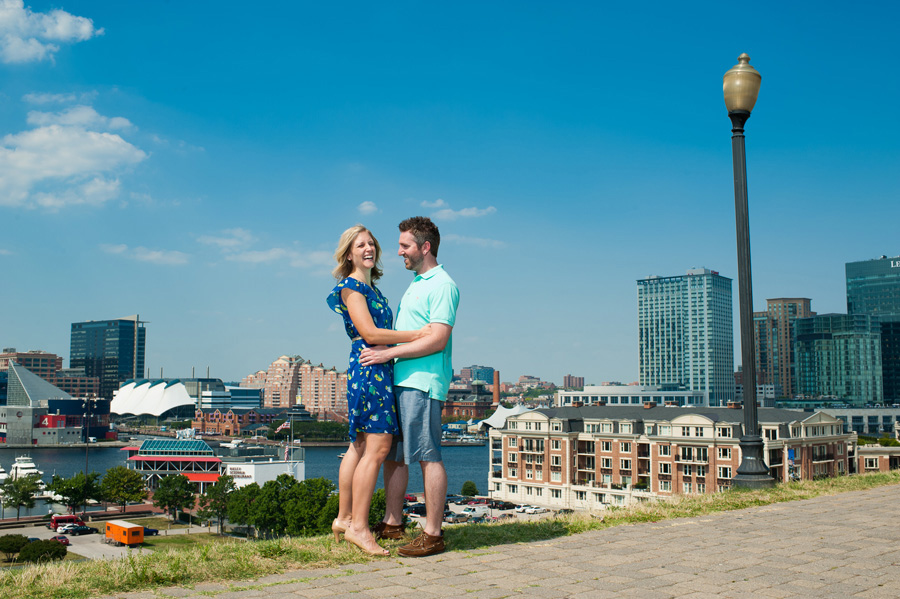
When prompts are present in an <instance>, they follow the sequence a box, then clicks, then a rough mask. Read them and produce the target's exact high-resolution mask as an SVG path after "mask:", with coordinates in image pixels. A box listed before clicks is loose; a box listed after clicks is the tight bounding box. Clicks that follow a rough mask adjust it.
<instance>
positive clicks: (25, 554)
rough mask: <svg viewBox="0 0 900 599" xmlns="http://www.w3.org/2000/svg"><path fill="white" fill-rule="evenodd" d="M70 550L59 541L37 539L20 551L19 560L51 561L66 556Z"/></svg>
mask: <svg viewBox="0 0 900 599" xmlns="http://www.w3.org/2000/svg"><path fill="white" fill-rule="evenodd" d="M66 553H68V550H67V549H66V546H65V545H63V544H62V543H60V542H59V541H50V540H47V541H35V542H33V543H28V544H27V545H25V546H24V547H22V550H21V551H19V561H23V562H49V561H51V560H55V559H62V558H64V557H66Z"/></svg>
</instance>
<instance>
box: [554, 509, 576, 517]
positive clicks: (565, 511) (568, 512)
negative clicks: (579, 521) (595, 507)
mask: <svg viewBox="0 0 900 599" xmlns="http://www.w3.org/2000/svg"><path fill="white" fill-rule="evenodd" d="M574 513H575V510H572V509H569V508H567V507H566V508H563V509H561V510H556V515H557V516H569V515H571V514H574Z"/></svg>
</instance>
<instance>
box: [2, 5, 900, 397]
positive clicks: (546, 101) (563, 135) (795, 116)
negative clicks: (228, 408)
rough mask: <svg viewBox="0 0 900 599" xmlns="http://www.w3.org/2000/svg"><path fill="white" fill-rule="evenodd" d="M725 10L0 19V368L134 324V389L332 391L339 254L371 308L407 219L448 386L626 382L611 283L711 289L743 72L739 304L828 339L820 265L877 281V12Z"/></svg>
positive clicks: (893, 180)
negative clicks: (426, 218)
mask: <svg viewBox="0 0 900 599" xmlns="http://www.w3.org/2000/svg"><path fill="white" fill-rule="evenodd" d="M745 6H746V10H744V11H742V12H739V11H736V10H735V9H734V8H732V7H730V6H727V5H722V4H721V3H712V2H709V3H687V4H685V3H682V4H673V3H656V2H645V3H640V4H624V3H615V4H614V3H600V2H596V3H594V2H590V3H589V2H580V3H553V4H551V3H546V2H487V3H485V2H474V3H470V2H456V3H453V4H444V5H441V4H438V3H416V2H409V3H392V2H388V3H366V2H343V3H306V2H273V3H264V4H258V5H251V4H247V3H245V2H227V1H226V2H205V1H194V2H179V3H163V2H157V3H143V2H142V3H138V2H120V1H107V2H94V1H90V0H82V1H80V2H77V3H76V2H65V1H64V2H62V3H59V2H54V3H49V2H30V3H27V4H23V3H22V2H21V1H17V0H0V103H2V110H0V138H2V143H0V346H2V347H16V348H18V349H19V350H27V349H43V350H47V351H52V352H55V353H58V354H60V355H63V356H65V357H66V358H68V349H69V326H70V323H71V322H75V321H81V320H101V319H107V318H114V317H119V316H125V315H130V314H135V313H139V314H140V315H141V317H142V318H144V319H146V320H148V321H150V324H148V325H147V327H148V341H147V366H148V367H149V368H150V371H151V374H152V375H154V376H155V375H158V373H159V370H160V368H163V369H164V374H165V375H166V376H189V375H190V371H191V367H196V368H197V370H198V372H201V371H202V372H205V369H206V368H207V367H210V370H211V373H212V375H213V376H218V377H221V378H224V379H238V378H240V377H242V376H244V375H245V374H247V373H249V372H252V371H255V370H257V369H260V368H265V367H266V366H267V365H268V364H269V363H270V362H271V361H272V360H273V359H275V358H277V357H278V356H279V355H281V354H286V353H289V354H300V355H302V356H304V357H305V358H308V359H311V360H313V361H314V362H317V363H318V362H322V363H324V364H325V365H326V366H332V365H335V366H337V367H338V368H341V369H343V368H345V366H346V354H347V352H348V343H347V340H346V338H345V336H344V333H343V331H342V328H341V326H340V322H339V320H338V318H337V316H336V315H333V314H331V313H329V312H328V310H327V308H326V305H325V301H324V298H325V296H326V295H327V293H328V291H329V290H330V289H331V287H332V285H333V281H332V279H331V278H330V275H329V271H330V268H331V253H332V251H333V248H334V245H335V244H336V241H337V238H338V236H339V235H340V233H341V232H342V231H343V230H344V229H345V228H346V227H348V226H350V225H353V224H355V223H357V222H362V223H364V224H366V225H367V226H369V227H370V228H371V229H372V230H373V231H374V232H375V234H376V235H377V236H378V237H379V239H380V241H381V242H382V245H383V247H384V248H385V257H384V265H385V277H384V279H383V281H382V285H381V287H382V289H383V290H384V291H385V292H386V293H387V295H388V297H389V298H391V299H393V300H395V301H396V298H399V297H400V295H401V294H402V291H403V290H404V289H405V287H406V285H407V284H408V283H409V280H410V275H409V273H407V272H406V271H405V270H404V269H403V266H402V262H401V261H400V259H399V258H397V257H396V255H395V252H396V238H397V230H396V224H397V223H398V222H399V221H400V220H402V219H403V218H405V217H407V216H412V215H416V214H425V215H430V216H432V217H433V218H434V220H435V221H436V222H437V223H438V225H439V226H440V228H441V232H442V234H443V238H444V240H443V243H442V244H441V248H440V256H439V258H440V262H442V263H444V265H445V266H446V268H447V270H448V272H450V274H451V275H452V276H453V277H454V278H455V279H456V281H457V283H458V284H459V286H460V288H461V304H460V310H459V314H458V323H457V327H456V329H455V331H454V335H455V337H454V350H455V355H454V364H455V366H456V367H457V368H459V367H462V366H466V365H470V364H485V365H490V366H494V367H496V368H499V369H500V370H501V374H502V377H503V379H504V380H513V379H515V378H517V377H518V376H519V375H521V374H532V375H535V376H540V377H542V378H544V379H547V380H553V381H556V382H561V380H562V377H563V375H564V374H567V373H572V374H576V375H581V376H585V377H586V379H587V381H588V382H595V383H599V382H600V381H607V380H620V381H632V380H636V379H637V372H638V366H637V306H636V303H637V302H636V297H637V291H636V284H635V280H636V279H639V278H643V277H646V276H648V275H652V274H657V275H664V276H665V275H676V274H681V273H683V272H684V271H685V270H686V269H688V268H691V267H700V266H706V267H708V268H712V269H714V270H717V271H719V272H720V273H721V274H723V275H724V276H728V277H731V278H733V279H736V277H737V271H736V251H735V242H734V199H733V198H734V196H733V182H732V171H731V140H730V122H729V120H728V118H727V115H726V112H725V107H724V102H723V100H722V88H721V81H722V75H723V74H724V73H725V71H726V70H728V69H729V68H730V67H731V66H732V65H734V64H735V63H736V62H737V56H738V54H740V53H741V52H747V53H748V54H750V56H751V64H753V65H754V66H755V67H756V68H757V69H759V71H760V72H761V73H762V76H763V82H762V89H761V92H760V97H759V101H758V102H757V105H756V108H755V110H754V112H753V117H752V118H751V119H750V120H749V121H748V123H747V157H748V159H747V160H748V173H749V197H750V218H751V223H750V225H751V239H752V253H753V277H754V278H753V282H754V286H753V293H754V300H755V302H754V303H755V307H756V309H762V308H763V307H764V306H765V299H766V298H767V297H786V296H788V297H793V296H799V297H810V298H812V300H813V309H815V310H817V311H819V312H820V313H821V312H842V311H845V310H846V304H845V292H844V263H845V262H847V261H854V260H863V259H869V258H874V257H877V256H879V255H882V254H887V255H897V254H900V244H898V238H900V236H898V233H897V228H898V222H900V218H898V217H900V201H898V189H900V160H898V158H900V156H898V154H900V151H898V147H897V141H896V140H897V138H898V124H897V119H896V118H894V116H893V112H892V110H893V103H894V101H895V99H896V98H897V97H898V95H900V89H898V88H900V84H898V78H897V77H896V76H895V75H894V73H895V71H896V59H895V54H896V48H895V44H892V43H891V42H890V40H891V39H895V38H896V31H895V29H896V27H895V25H896V23H897V18H898V14H897V13H898V9H897V5H896V4H895V3H889V2H873V3H865V4H859V5H850V4H847V3H843V2H815V3H812V2H796V3H775V2H758V3H754V4H752V5H745ZM734 288H735V293H734V295H735V319H734V320H735V328H736V330H737V327H738V318H737V304H736V296H737V292H736V290H737V284H736V281H735V285H734ZM737 337H738V335H737V333H735V338H736V339H737ZM736 345H737V343H736ZM737 355H739V354H737ZM66 364H67V365H68V362H67V363H66Z"/></svg>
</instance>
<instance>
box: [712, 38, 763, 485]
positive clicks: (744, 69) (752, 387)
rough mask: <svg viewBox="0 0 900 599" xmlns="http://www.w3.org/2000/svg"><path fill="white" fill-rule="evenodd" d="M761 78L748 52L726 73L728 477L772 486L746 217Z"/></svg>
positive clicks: (750, 483) (743, 481)
mask: <svg viewBox="0 0 900 599" xmlns="http://www.w3.org/2000/svg"><path fill="white" fill-rule="evenodd" d="M761 81H762V77H761V76H760V74H759V72H757V70H756V69H754V68H753V67H752V66H750V57H749V56H748V55H747V54H741V55H740V56H739V57H738V64H737V65H735V66H734V67H732V68H731V69H730V70H729V71H728V72H727V73H725V77H724V84H723V91H724V93H725V106H726V108H727V109H728V117H729V118H730V119H731V127H732V129H731V152H732V157H733V162H734V216H735V229H736V237H737V258H738V298H739V301H740V316H741V363H742V365H743V373H742V376H741V380H742V383H743V387H744V434H743V435H742V436H741V439H740V447H741V465H740V466H738V469H737V475H736V476H734V477H733V478H732V484H733V485H734V486H735V487H742V488H750V489H759V488H765V487H771V486H773V485H774V484H775V481H774V480H773V479H772V477H771V476H770V475H769V469H768V467H767V466H766V462H765V459H764V455H763V451H764V445H763V440H762V437H761V436H760V435H759V418H758V416H757V411H756V351H755V349H754V340H753V292H752V286H751V280H752V278H751V274H750V216H749V210H748V206H747V157H746V154H745V152H744V123H746V122H747V119H749V118H750V112H751V111H752V110H753V106H754V105H755V104H756V97H757V95H758V94H759V84H760V82H761Z"/></svg>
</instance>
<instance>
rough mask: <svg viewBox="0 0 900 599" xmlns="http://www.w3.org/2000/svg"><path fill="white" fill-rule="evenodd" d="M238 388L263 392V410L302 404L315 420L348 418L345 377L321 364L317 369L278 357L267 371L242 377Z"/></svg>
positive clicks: (298, 358)
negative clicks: (248, 388) (261, 390)
mask: <svg viewBox="0 0 900 599" xmlns="http://www.w3.org/2000/svg"><path fill="white" fill-rule="evenodd" d="M241 387H253V388H259V389H263V407H266V408H289V407H291V406H294V405H297V404H301V405H303V406H304V407H305V408H306V409H307V410H308V411H309V412H310V413H312V414H313V415H314V416H316V417H318V418H322V419H330V420H344V419H346V417H347V373H346V372H340V371H338V370H337V369H336V368H334V367H331V368H326V367H325V366H323V365H322V364H319V365H318V366H316V365H314V364H313V363H312V362H311V361H309V360H305V359H303V358H302V357H301V356H281V357H279V358H278V359H277V360H275V361H274V362H272V363H271V364H270V365H269V368H268V369H267V370H260V371H257V372H255V373H253V374H250V375H247V376H246V377H244V378H243V380H241Z"/></svg>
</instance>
